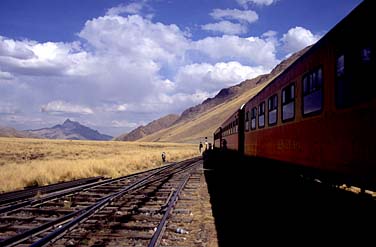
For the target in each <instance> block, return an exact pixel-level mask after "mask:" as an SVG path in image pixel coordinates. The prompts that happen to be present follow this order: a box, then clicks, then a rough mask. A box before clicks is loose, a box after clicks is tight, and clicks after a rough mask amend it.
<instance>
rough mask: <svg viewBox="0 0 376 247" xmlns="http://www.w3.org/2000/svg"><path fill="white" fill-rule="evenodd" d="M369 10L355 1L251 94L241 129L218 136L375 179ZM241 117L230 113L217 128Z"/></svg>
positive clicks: (280, 157) (360, 180) (371, 6)
mask: <svg viewBox="0 0 376 247" xmlns="http://www.w3.org/2000/svg"><path fill="white" fill-rule="evenodd" d="M375 10H376V8H375V2H374V1H371V0H366V1H364V2H362V3H361V4H360V5H359V6H358V7H357V8H355V9H354V10H353V11H352V12H351V13H350V14H349V15H348V16H347V17H345V18H344V19H343V20H342V21H341V22H340V23H338V24H337V25H336V26H335V27H334V28H333V29H332V30H330V31H329V32H328V33H327V34H326V35H325V36H324V37H323V38H321V39H320V40H319V41H318V42H317V43H316V44H315V45H313V46H312V47H311V48H310V49H309V50H308V51H307V52H306V53H305V54H303V55H302V56H301V57H300V58H299V59H298V60H296V61H295V62H294V63H293V64H292V65H290V66H289V67H288V68H287V69H286V70H285V71H284V72H282V73H281V74H280V75H279V76H278V77H277V78H275V79H274V80H273V81H272V82H270V83H269V85H267V86H266V87H265V88H264V89H263V90H262V91H260V92H259V93H258V94H257V95H256V96H254V97H253V98H252V99H250V100H249V101H248V102H247V103H246V104H245V107H244V115H245V116H244V117H243V119H244V124H243V126H244V133H241V134H240V133H239V132H234V131H232V132H230V133H233V134H229V135H228V137H222V138H226V140H227V145H228V146H229V148H231V149H235V150H238V151H239V152H240V153H242V154H245V155H246V156H252V157H261V158H267V159H271V160H277V161H283V162H287V163H290V164H295V165H298V166H300V167H305V168H310V169H314V170H317V171H319V172H324V173H328V174H336V175H339V176H340V177H341V178H345V180H349V181H351V182H353V183H356V184H361V185H364V186H372V187H375V186H376V156H375V155H376V144H375V142H376V130H375V128H376V93H375V91H374V90H373V84H375V83H376V80H375V79H374V78H375V77H374V76H373V72H375V71H376V66H375V61H376V38H375V35H376V32H374V31H372V30H370V24H371V23H372V20H373V18H372V15H373V14H374V13H375ZM240 118H241V116H239V111H238V112H236V113H234V114H233V115H232V117H231V118H230V119H229V120H227V121H226V122H225V123H224V124H223V125H222V129H223V126H228V124H229V123H233V121H234V119H240ZM227 133H229V132H227ZM236 134H238V137H236ZM234 135H235V136H234ZM241 135H243V136H244V138H241V137H240V136H241ZM240 139H244V142H243V143H240V141H239V140H240Z"/></svg>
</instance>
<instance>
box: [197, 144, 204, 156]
mask: <svg viewBox="0 0 376 247" xmlns="http://www.w3.org/2000/svg"><path fill="white" fill-rule="evenodd" d="M202 147H203V145H202V142H200V144H199V145H198V150H199V151H200V154H201V153H202Z"/></svg>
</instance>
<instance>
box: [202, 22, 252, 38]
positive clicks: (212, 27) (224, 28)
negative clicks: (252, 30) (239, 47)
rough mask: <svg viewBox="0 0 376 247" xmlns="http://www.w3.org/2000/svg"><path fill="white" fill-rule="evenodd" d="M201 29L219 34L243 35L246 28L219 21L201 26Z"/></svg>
mask: <svg viewBox="0 0 376 247" xmlns="http://www.w3.org/2000/svg"><path fill="white" fill-rule="evenodd" d="M201 28H202V29H203V30H206V31H212V32H219V33H224V34H230V35H234V34H243V33H246V32H247V31H248V30H247V27H246V26H243V25H241V24H238V23H232V22H229V21H220V22H217V23H209V24H205V25H202V26H201Z"/></svg>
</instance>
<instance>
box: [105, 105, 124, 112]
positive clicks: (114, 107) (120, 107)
mask: <svg viewBox="0 0 376 247" xmlns="http://www.w3.org/2000/svg"><path fill="white" fill-rule="evenodd" d="M128 108H129V106H128V104H114V105H106V106H104V107H101V110H102V111H104V112H125V111H127V110H128Z"/></svg>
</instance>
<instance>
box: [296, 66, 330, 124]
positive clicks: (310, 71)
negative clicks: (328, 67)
mask: <svg viewBox="0 0 376 247" xmlns="http://www.w3.org/2000/svg"><path fill="white" fill-rule="evenodd" d="M319 70H321V80H322V81H321V85H320V89H321V102H320V104H321V107H320V109H319V110H316V111H313V112H309V113H304V97H306V96H308V95H310V94H312V93H314V92H318V91H319V90H320V89H319V90H314V91H311V92H310V93H309V94H305V92H304V78H309V76H312V75H313V74H315V72H317V71H319ZM301 85H302V90H301V113H302V116H303V118H306V117H311V116H315V115H320V114H321V113H322V112H323V110H324V97H325V95H324V69H323V66H322V65H320V66H317V67H315V68H314V69H311V70H309V71H308V72H307V73H305V74H304V75H303V76H302V80H301Z"/></svg>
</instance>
